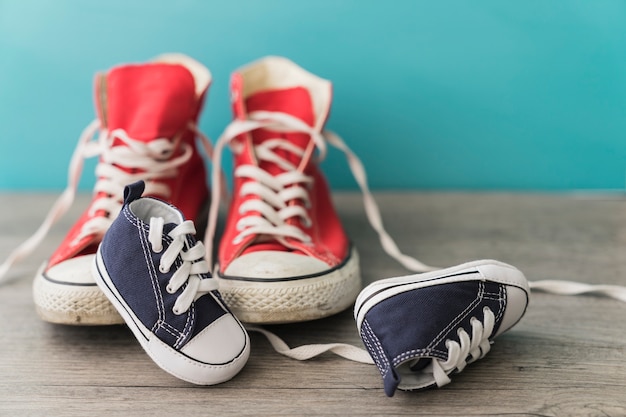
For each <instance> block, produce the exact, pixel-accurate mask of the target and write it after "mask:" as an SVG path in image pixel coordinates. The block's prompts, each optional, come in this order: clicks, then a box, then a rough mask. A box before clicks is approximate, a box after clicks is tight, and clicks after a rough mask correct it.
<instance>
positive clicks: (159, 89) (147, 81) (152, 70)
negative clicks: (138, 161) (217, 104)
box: [48, 62, 208, 267]
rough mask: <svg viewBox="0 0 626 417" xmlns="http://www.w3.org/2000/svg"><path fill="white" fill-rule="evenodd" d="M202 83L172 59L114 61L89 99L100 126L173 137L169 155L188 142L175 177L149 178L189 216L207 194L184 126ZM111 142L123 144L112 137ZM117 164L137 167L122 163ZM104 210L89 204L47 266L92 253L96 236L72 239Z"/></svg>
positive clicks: (138, 135) (145, 138) (139, 135)
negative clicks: (186, 157) (93, 210)
mask: <svg viewBox="0 0 626 417" xmlns="http://www.w3.org/2000/svg"><path fill="white" fill-rule="evenodd" d="M201 87H202V88H201V91H198V89H197V87H196V81H195V79H194V76H193V75H192V73H191V72H190V71H189V70H188V69H187V67H185V66H183V65H179V64H172V63H157V62H154V63H148V64H137V65H125V66H119V67H116V68H113V69H111V70H110V71H109V72H107V73H103V74H98V75H97V76H96V78H95V91H94V93H95V94H94V95H95V97H94V98H95V104H96V112H97V116H98V119H99V120H100V124H101V129H103V130H105V131H108V132H113V131H114V130H116V129H123V130H124V131H125V132H126V134H127V135H128V136H129V137H130V138H132V139H134V140H137V141H141V142H144V143H147V142H150V141H152V140H154V139H157V138H167V139H170V140H172V141H175V148H174V149H175V151H174V153H173V154H172V155H171V156H170V158H175V157H176V156H178V155H180V154H181V153H182V152H183V149H182V145H183V144H187V145H189V146H191V149H192V154H191V157H190V159H189V160H188V161H187V162H186V163H184V164H183V165H181V166H179V167H178V168H177V173H176V175H175V176H174V177H172V178H162V179H156V180H154V181H160V182H162V183H163V184H165V185H167V187H168V188H169V190H170V193H171V194H170V195H155V196H156V197H159V198H162V199H165V200H167V201H169V202H171V203H172V204H174V205H175V206H177V207H179V208H180V209H181V211H182V212H183V213H184V214H185V216H186V217H187V218H189V219H195V218H196V217H197V216H198V214H199V210H200V208H201V206H202V205H203V203H205V201H206V200H207V199H208V189H207V185H206V171H205V167H204V162H203V160H202V158H201V155H200V154H199V153H198V151H197V148H196V145H195V134H194V133H193V132H192V131H191V130H190V129H189V128H188V124H189V123H190V122H191V123H194V124H195V123H196V121H197V118H198V114H199V112H200V109H201V107H202V104H203V100H204V96H205V94H206V90H207V88H208V84H207V85H206V86H201ZM113 146H127V145H126V144H125V143H124V142H123V141H121V140H119V139H115V140H114V142H113ZM101 162H102V159H101ZM118 168H121V169H123V170H124V171H126V172H141V171H137V169H133V170H132V171H131V170H130V168H128V167H123V166H118ZM122 187H123V185H122ZM103 196H104V195H103V193H99V194H96V195H94V197H93V200H92V203H91V205H90V207H91V206H92V205H93V203H94V202H95V201H96V200H98V199H99V198H102V197H103ZM105 214H106V213H102V212H96V213H90V209H89V208H88V209H87V210H86V211H85V212H84V213H83V214H82V216H81V217H80V218H79V220H78V221H77V222H76V223H75V224H74V225H73V227H72V228H71V229H70V231H69V232H68V234H67V236H66V237H65V239H64V240H63V242H62V243H61V245H60V246H59V247H58V249H57V250H56V251H55V252H54V253H53V255H52V256H51V258H50V260H49V264H48V267H51V266H53V265H55V264H58V263H59V262H62V261H64V260H66V259H69V258H72V257H74V256H77V255H82V254H88V253H94V252H95V250H96V247H97V245H98V243H99V242H100V240H101V236H96V235H91V236H86V237H83V238H82V239H80V240H77V239H76V238H77V236H78V235H79V234H80V231H81V228H82V226H83V225H84V223H85V222H86V221H88V220H89V219H90V218H92V217H93V216H99V215H105Z"/></svg>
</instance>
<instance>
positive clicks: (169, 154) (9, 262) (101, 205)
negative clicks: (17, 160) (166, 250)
mask: <svg viewBox="0 0 626 417" xmlns="http://www.w3.org/2000/svg"><path fill="white" fill-rule="evenodd" d="M188 128H189V129H190V130H191V131H193V132H194V134H195V135H196V136H197V137H199V138H200V139H201V142H202V144H203V146H204V149H205V151H206V152H207V154H208V155H209V157H212V154H213V148H212V146H211V142H210V141H209V139H208V138H207V137H206V136H204V135H203V134H202V133H201V132H200V131H199V130H198V129H197V128H196V126H195V125H194V124H192V123H190V124H189V126H188ZM98 130H100V122H99V121H98V120H94V121H93V122H91V123H90V124H89V125H88V126H87V127H86V128H85V130H84V131H83V132H82V134H81V135H80V138H79V140H78V143H77V145H76V148H75V149H74V152H73V154H72V158H71V160H70V165H69V169H68V181H67V187H66V188H65V190H64V191H63V193H62V194H61V195H60V196H59V198H58V199H57V200H56V201H55V203H54V204H53V205H52V207H51V208H50V211H49V212H48V214H47V216H46V218H45V220H44V221H43V223H42V224H41V226H39V228H38V229H37V231H36V232H35V233H34V234H33V235H32V236H31V237H29V238H28V239H27V240H26V241H24V242H23V243H22V244H21V245H20V246H18V247H17V248H16V249H15V250H14V251H13V252H12V253H11V254H10V255H9V257H8V258H7V259H6V260H5V261H4V263H3V264H1V265H0V283H2V282H3V281H4V282H6V281H7V280H8V272H9V271H10V269H11V267H12V266H13V265H15V264H16V263H18V262H20V261H21V260H23V259H24V258H26V257H28V256H29V255H30V254H31V253H32V252H33V251H34V250H35V249H36V248H37V246H38V245H39V244H40V243H41V241H42V240H43V239H44V238H45V237H46V235H47V234H48V231H49V230H50V228H51V227H52V226H53V225H54V224H55V223H56V222H57V221H58V220H59V219H60V218H61V217H62V216H63V215H64V214H65V213H66V212H67V211H68V209H69V208H70V207H71V205H72V203H73V202H74V197H75V196H76V190H77V187H78V182H79V180H80V177H81V175H82V170H83V165H84V161H85V159H87V158H91V157H94V156H100V162H99V163H98V165H97V167H96V176H97V177H98V181H97V182H96V185H95V187H94V190H93V192H94V195H96V194H97V193H99V192H103V193H106V194H108V197H102V198H98V200H96V201H95V202H94V204H93V205H92V206H91V208H90V210H91V211H92V212H91V214H92V215H93V214H95V213H96V212H98V211H101V212H104V213H108V216H94V217H92V218H91V219H89V220H88V221H87V222H85V224H84V225H83V227H82V229H81V231H80V234H79V235H78V237H77V239H78V240H80V239H82V238H83V237H85V236H89V235H96V236H102V235H103V234H104V233H105V232H106V230H107V229H108V228H109V226H110V224H111V222H112V221H113V220H114V219H115V217H116V216H117V215H118V214H119V212H120V209H121V207H122V201H123V192H124V187H125V186H126V185H127V184H130V183H132V182H135V181H138V180H140V179H143V180H145V181H146V190H145V194H150V195H157V196H161V197H162V198H165V199H167V198H168V197H169V196H170V193H171V190H170V189H169V188H168V187H167V186H166V185H165V184H163V183H160V182H158V181H150V180H159V179H165V178H172V177H175V176H176V175H177V172H178V171H177V168H178V167H179V166H180V165H182V164H184V163H185V162H186V161H188V160H189V158H190V157H191V154H192V149H191V147H190V145H189V144H186V143H181V144H180V148H181V149H182V152H180V154H179V155H177V156H174V155H173V153H174V152H176V151H177V147H176V145H177V143H176V142H177V140H176V138H174V140H171V139H167V138H157V139H154V140H151V141H150V142H147V143H146V142H141V141H138V140H135V139H133V138H130V137H129V136H128V134H127V133H126V132H125V131H124V130H123V129H115V130H113V131H110V132H109V131H107V130H104V129H102V130H101V131H100V134H99V135H98V137H97V138H96V137H95V135H96V133H97V132H98ZM116 139H117V140H120V141H122V142H123V143H124V144H125V145H126V146H112V144H113V141H114V140H116ZM118 166H121V167H125V168H126V169H127V170H128V171H130V172H127V171H125V170H123V169H120V168H118ZM133 171H136V172H135V173H132V172H133ZM219 176H220V177H222V178H223V175H222V174H221V173H220V174H219Z"/></svg>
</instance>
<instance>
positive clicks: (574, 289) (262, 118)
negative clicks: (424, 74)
mask: <svg viewBox="0 0 626 417" xmlns="http://www.w3.org/2000/svg"><path fill="white" fill-rule="evenodd" d="M261 128H267V129H271V130H275V131H288V132H301V133H306V134H308V135H309V136H310V137H311V139H312V141H313V143H314V145H315V147H316V148H317V150H318V155H317V158H318V160H323V159H324V157H325V155H326V152H327V146H326V143H327V142H328V143H330V144H331V145H333V146H334V147H335V148H337V149H339V150H341V151H342V152H343V153H344V155H345V156H346V159H347V161H348V165H349V166H350V170H351V171H352V175H353V176H354V179H355V180H356V182H357V184H358V185H359V187H360V189H361V192H362V193H363V203H364V208H365V213H366V215H367V218H368V220H369V222H370V224H371V226H372V227H373V228H374V230H375V231H376V232H377V233H378V236H379V239H380V242H381V245H382V247H383V249H384V251H385V252H386V253H387V254H388V255H389V256H391V257H392V258H394V259H396V260H397V261H398V262H399V263H400V264H402V265H403V266H404V267H405V268H407V269H408V270H410V271H413V272H426V271H431V270H436V269H438V268H435V267H431V266H428V265H426V264H424V263H422V262H420V261H419V260H417V259H415V258H413V257H411V256H408V255H406V254H404V253H402V252H401V251H400V249H399V248H398V246H397V245H396V243H395V242H394V240H393V239H392V238H391V236H390V235H389V234H388V233H387V231H386V230H385V228H384V226H383V222H382V216H381V214H380V210H379V208H378V205H377V204H376V201H375V200H374V197H373V195H372V193H371V192H370V189H369V186H368V184H367V175H366V172H365V168H364V167H363V164H362V163H361V161H360V159H359V158H358V157H357V156H356V155H355V154H354V152H352V150H351V149H350V148H349V147H348V146H347V145H346V144H345V142H344V141H343V140H342V139H341V138H340V137H339V136H338V135H336V134H335V133H333V132H330V131H328V130H326V131H323V132H318V131H317V130H315V129H314V128H312V127H310V126H309V125H308V124H306V123H304V122H303V121H302V120H300V119H298V118H296V117H293V116H291V115H289V114H286V113H281V112H266V111H258V112H252V113H250V114H249V115H248V119H236V120H234V121H233V122H231V123H230V124H229V125H228V126H227V127H226V129H225V130H224V133H222V135H221V136H220V137H219V139H218V140H217V142H216V144H215V148H214V154H215V155H214V157H213V173H212V181H213V183H212V190H213V192H214V193H215V194H214V195H216V196H219V195H220V194H222V188H221V187H222V186H223V184H224V180H223V177H220V175H221V173H222V169H221V155H222V151H223V149H224V147H225V146H226V145H227V144H229V143H230V142H231V141H232V140H233V139H234V138H236V137H237V136H239V135H241V134H244V133H247V132H251V131H253V130H256V129H261ZM275 149H281V150H285V151H288V152H291V153H293V154H294V155H297V156H299V157H303V156H305V155H306V153H307V152H309V151H312V150H309V149H306V150H304V149H301V148H299V147H297V146H295V145H293V144H291V143H289V142H287V141H285V140H282V139H269V140H266V141H264V142H263V143H262V144H260V145H256V146H255V155H256V157H257V159H258V160H259V161H269V162H274V163H275V164H277V165H278V166H279V167H281V168H282V169H283V170H285V172H284V173H282V174H279V175H277V176H272V175H271V174H269V173H267V172H266V171H264V170H262V169H261V168H259V167H258V166H252V165H244V166H240V167H237V168H236V170H235V173H234V174H235V176H236V177H246V178H251V179H253V180H255V181H253V182H249V183H246V184H245V185H244V186H243V187H242V188H241V190H240V193H241V194H242V195H248V194H252V195H256V196H258V197H260V199H257V200H250V201H248V202H246V203H244V204H242V207H241V211H242V214H245V213H249V212H258V213H261V215H262V216H253V215H252V216H245V215H244V216H243V217H242V218H241V219H240V220H239V221H238V223H237V228H238V230H239V231H240V233H239V234H238V235H237V236H236V237H235V242H234V243H237V241H240V240H241V239H244V238H245V237H246V236H249V235H256V234H266V235H271V236H272V237H274V238H275V239H276V240H277V241H279V242H280V243H282V244H283V245H286V246H288V244H287V241H286V240H285V237H291V238H294V239H298V240H300V241H302V242H307V241H308V240H310V237H308V236H306V235H305V234H304V233H303V232H302V230H301V229H299V228H297V227H295V226H291V225H289V224H288V223H287V221H286V220H287V219H289V218H300V219H301V220H302V221H303V223H304V224H308V222H310V219H309V218H308V217H307V214H306V211H305V210H303V209H302V207H299V206H289V205H288V204H287V202H289V201H290V200H293V199H296V198H298V199H300V200H302V201H303V202H304V205H305V206H306V205H307V204H308V202H309V196H308V191H307V189H306V185H307V184H309V183H310V182H311V180H312V179H311V178H309V177H307V176H306V175H304V174H303V173H302V172H300V171H298V170H297V167H295V166H294V165H293V164H291V163H290V162H289V161H286V160H285V159H284V158H281V157H280V156H279V155H278V154H276V152H274V150H275ZM234 151H235V152H236V151H237V149H234ZM219 204H220V201H219V198H214V199H213V200H212V201H211V207H210V211H209V220H208V224H207V231H206V235H205V236H206V239H205V241H206V247H207V259H208V260H209V264H210V265H213V262H212V254H213V238H214V235H215V230H216V226H217V215H218V210H219ZM530 286H531V288H532V289H533V290H536V291H544V292H548V293H554V294H566V295H581V294H588V293H594V294H599V295H603V296H606V297H609V298H614V299H617V300H621V301H623V302H626V287H622V286H618V285H588V284H580V283H576V282H569V281H550V280H547V281H534V282H530ZM486 315H488V313H486ZM491 316H493V313H491ZM476 323H480V322H477V321H474V320H473V321H472V328H473V329H474V328H475V326H476V329H478V324H476ZM246 328H247V329H248V330H249V331H255V332H259V333H261V334H263V335H264V336H265V337H266V338H267V339H268V341H269V342H270V344H271V345H272V347H273V348H274V349H275V350H276V351H277V352H278V353H280V354H282V355H285V356H287V357H290V358H292V359H297V360H307V359H311V358H313V357H316V356H319V355H321V354H323V353H325V352H333V353H335V354H337V355H339V356H342V357H344V358H346V359H349V360H352V361H355V362H361V363H367V364H373V363H374V362H373V360H372V358H371V357H370V355H369V353H367V351H366V350H364V349H361V348H358V347H356V346H353V345H348V344H344V343H329V344H314V345H303V346H299V347H296V348H290V347H289V346H288V345H287V344H286V343H285V342H284V341H283V340H282V339H280V338H279V337H278V336H276V335H275V334H273V333H271V332H269V331H267V330H265V329H263V328H261V327H258V326H249V325H248V326H246ZM480 329H483V330H482V333H481V337H477V335H473V336H472V338H471V340H470V341H469V342H468V341H467V340H466V339H462V342H461V345H459V344H458V343H456V342H450V344H449V345H450V347H449V349H450V354H449V358H448V361H446V362H443V363H439V362H437V361H434V362H437V363H436V364H434V365H432V371H433V373H436V375H435V378H436V381H437V384H438V385H440V384H443V383H444V382H445V381H446V378H448V377H447V375H446V372H445V370H448V369H450V368H448V367H449V366H452V365H454V366H455V367H456V368H457V369H459V366H460V367H461V368H460V369H462V368H463V367H464V366H465V365H464V363H465V362H464V361H465V360H467V355H465V357H464V352H465V350H467V349H468V348H469V352H470V353H472V355H471V358H470V359H469V360H470V362H471V361H473V360H475V359H473V358H475V355H474V354H475V353H476V351H475V349H476V347H475V346H474V345H473V344H472V343H475V341H477V340H480V342H479V345H478V346H479V347H480V348H481V352H482V356H484V355H485V354H486V353H487V352H488V351H489V343H488V337H489V336H490V334H491V330H490V331H487V330H488V324H485V327H483V325H482V324H480ZM491 329H493V324H492V325H491ZM477 331H478V330H473V333H475V332H477ZM465 335H467V333H465ZM463 340H465V342H463ZM482 356H480V357H482ZM476 359H478V357H476ZM448 381H449V378H448ZM445 383H447V382H445Z"/></svg>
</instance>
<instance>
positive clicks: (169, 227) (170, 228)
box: [163, 223, 178, 234]
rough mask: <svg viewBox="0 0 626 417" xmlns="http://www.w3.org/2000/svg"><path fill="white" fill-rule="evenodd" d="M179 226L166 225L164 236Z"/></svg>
mask: <svg viewBox="0 0 626 417" xmlns="http://www.w3.org/2000/svg"><path fill="white" fill-rule="evenodd" d="M176 226H178V225H177V224H176V223H165V224H164V225H163V234H168V233H169V232H171V231H172V230H174V229H175V228H176Z"/></svg>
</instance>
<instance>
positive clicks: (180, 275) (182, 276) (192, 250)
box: [148, 217, 217, 315]
mask: <svg viewBox="0 0 626 417" xmlns="http://www.w3.org/2000/svg"><path fill="white" fill-rule="evenodd" d="M163 223H164V222H163V218H162V217H151V218H150V231H149V232H148V241H149V242H150V245H151V246H152V250H153V251H154V252H156V253H160V252H162V251H163ZM195 234H196V228H195V227H194V225H193V222H192V221H191V220H185V221H184V222H182V223H181V224H179V225H178V226H176V227H175V228H174V229H172V230H171V231H170V232H168V233H167V235H168V236H169V237H170V238H172V242H171V243H170V245H169V246H168V247H167V249H165V251H164V252H163V255H161V260H160V261H159V271H160V272H161V273H164V274H166V273H168V272H169V271H170V269H171V267H172V265H174V263H175V262H176V259H177V258H178V256H180V258H181V260H182V264H181V265H180V266H179V267H178V269H177V270H176V272H174V274H172V277H171V278H170V280H169V282H168V284H167V287H166V291H167V292H168V293H169V294H174V293H176V292H177V291H178V290H179V289H180V288H182V287H183V286H185V288H184V290H183V292H182V293H181V294H180V295H179V296H178V298H177V299H176V302H175V303H174V307H173V309H172V311H173V312H174V314H176V315H180V314H183V313H185V312H186V311H188V310H189V307H191V304H192V303H193V302H194V301H196V300H197V299H198V298H200V297H202V296H203V295H205V294H207V293H209V292H211V291H214V290H217V282H216V281H215V280H214V279H212V278H204V279H203V278H201V277H200V275H201V274H208V273H209V271H210V267H209V263H208V262H207V261H206V260H205V258H204V254H205V248H204V245H203V244H202V243H201V242H196V243H195V244H194V245H193V246H189V242H188V240H187V236H188V235H195ZM185 284H186V285H185Z"/></svg>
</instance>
